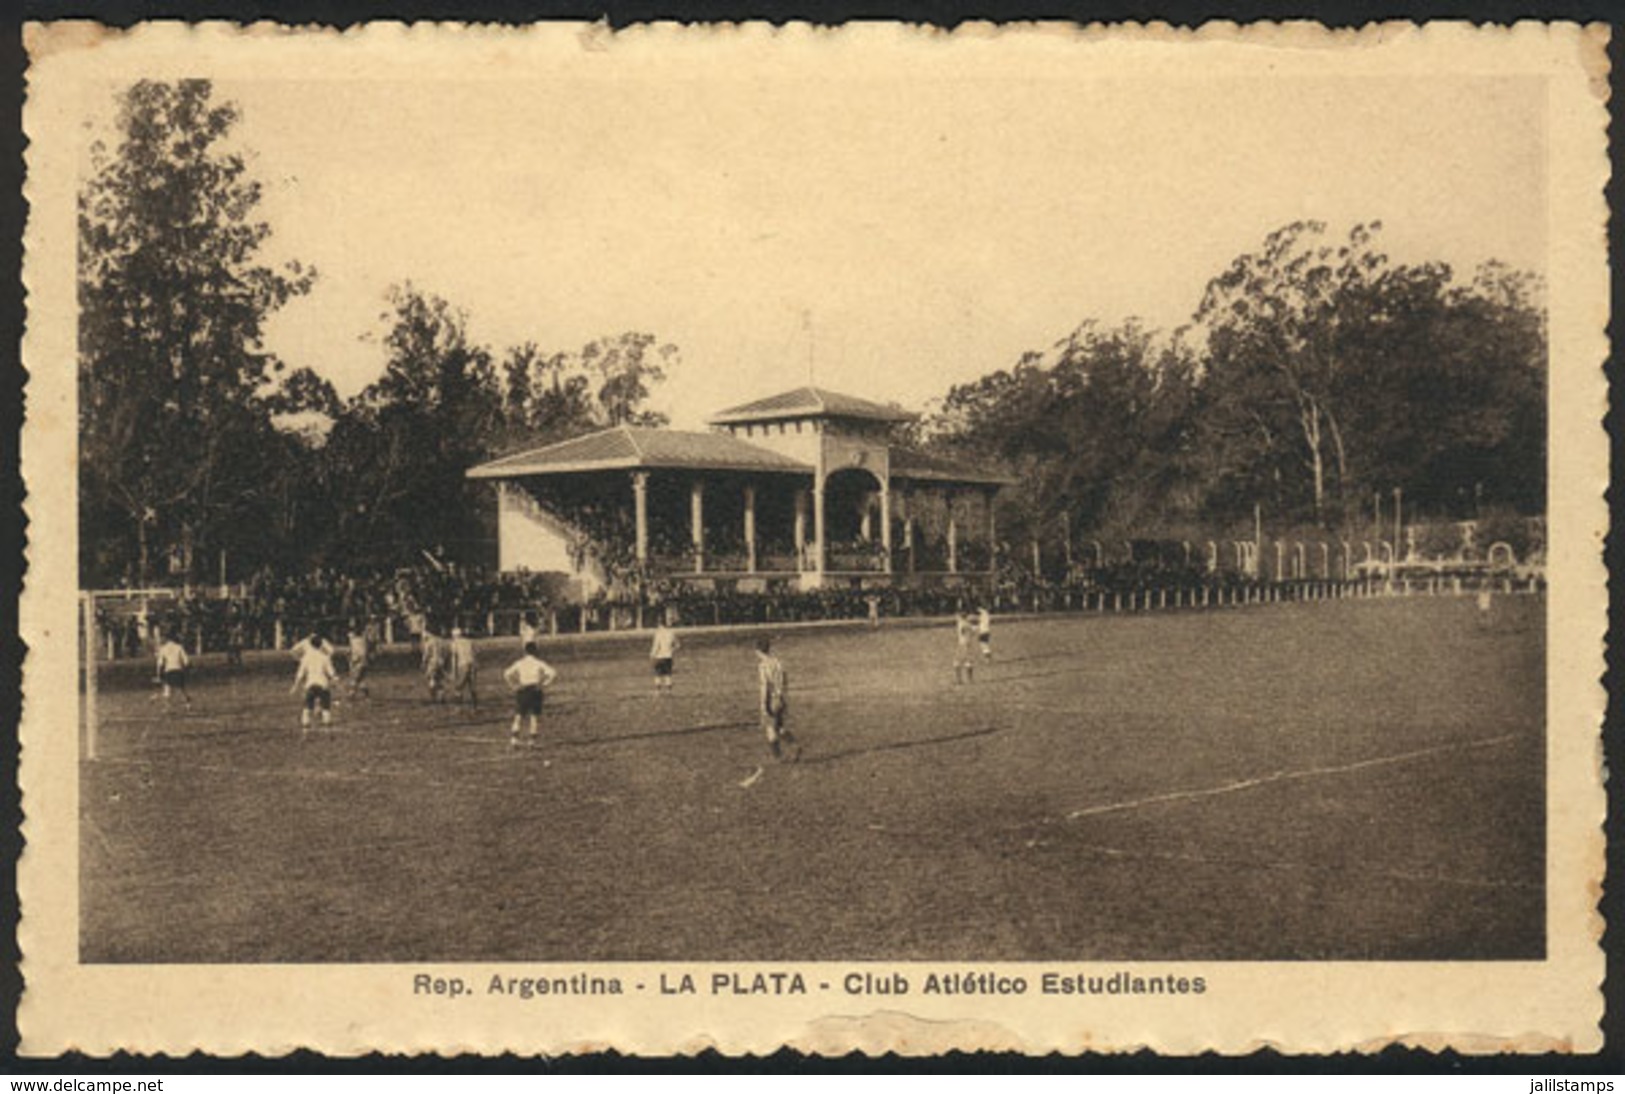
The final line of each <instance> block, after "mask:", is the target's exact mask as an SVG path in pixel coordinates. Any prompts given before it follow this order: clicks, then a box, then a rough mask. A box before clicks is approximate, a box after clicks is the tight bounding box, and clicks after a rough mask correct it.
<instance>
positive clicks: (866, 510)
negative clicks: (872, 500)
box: [858, 493, 875, 543]
mask: <svg viewBox="0 0 1625 1094" xmlns="http://www.w3.org/2000/svg"><path fill="white" fill-rule="evenodd" d="M858 538H859V539H861V540H863V542H865V543H873V542H874V541H875V511H874V508H873V507H872V506H870V504H869V495H868V494H867V493H865V494H864V495H863V516H862V518H861V519H860V520H859V522H858Z"/></svg>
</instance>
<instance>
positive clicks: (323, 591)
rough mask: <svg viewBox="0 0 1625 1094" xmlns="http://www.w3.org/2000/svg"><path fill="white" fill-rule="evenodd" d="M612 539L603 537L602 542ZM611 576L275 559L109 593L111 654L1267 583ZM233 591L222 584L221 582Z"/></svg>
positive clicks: (1194, 573) (1163, 575) (1205, 578)
mask: <svg viewBox="0 0 1625 1094" xmlns="http://www.w3.org/2000/svg"><path fill="white" fill-rule="evenodd" d="M595 549H596V550H602V549H605V548H595ZM606 570H607V571H608V572H609V574H610V581H609V583H608V584H607V585H606V586H604V587H603V588H601V589H600V590H599V591H598V592H596V593H595V594H593V595H592V596H591V597H590V598H589V599H587V600H586V602H585V603H582V602H581V601H580V600H579V598H578V597H577V596H575V595H573V594H572V591H571V589H570V587H569V586H570V583H569V582H568V580H567V579H566V578H565V577H564V576H563V575H557V574H527V573H495V572H491V571H488V570H485V569H482V568H479V567H471V566H465V565H459V564H457V563H455V562H451V561H446V560H442V559H439V558H427V559H425V561H424V562H423V563H422V564H420V565H417V566H412V567H404V568H400V569H396V570H392V571H388V572H384V571H373V572H364V573H342V572H339V571H336V570H332V569H326V568H322V567H317V568H313V569H311V570H309V571H306V572H303V573H275V572H271V571H263V572H260V573H257V574H255V575H253V576H252V577H251V578H250V579H248V580H247V581H245V582H243V583H241V584H239V585H236V586H231V587H229V588H228V589H225V590H220V589H217V588H216V589H206V590H205V589H180V590H175V591H174V592H173V593H172V594H171V595H169V596H166V597H157V598H155V597H152V596H151V595H149V594H138V593H133V592H132V593H130V594H128V595H127V596H124V597H120V596H118V595H116V594H115V595H113V596H107V597H103V598H102V599H101V600H100V601H99V602H98V619H99V627H100V629H101V632H102V641H103V643H105V647H104V655H111V656H136V655H140V654H143V653H145V652H147V651H150V649H151V648H152V644H153V640H154V639H155V637H156V636H157V635H158V634H174V635H176V636H178V637H179V638H180V639H181V640H182V642H183V643H184V644H185V645H186V646H187V648H189V649H193V650H196V649H205V650H210V651H226V652H227V653H229V654H233V655H235V654H236V653H239V652H240V651H242V650H245V649H247V650H251V649H272V648H277V647H278V646H279V645H280V646H282V647H286V646H289V645H291V644H292V643H293V642H295V641H297V640H298V639H299V638H300V637H302V636H303V635H305V634H308V633H310V632H312V631H319V632H321V633H324V634H326V635H328V636H330V637H332V638H334V639H335V640H340V641H342V639H343V636H344V634H345V633H346V632H347V631H349V630H351V629H353V628H356V627H365V626H369V625H370V626H371V627H372V628H373V629H374V631H375V632H376V633H377V634H378V636H379V637H380V638H382V639H383V640H384V641H386V642H415V641H417V640H418V638H419V637H421V635H422V634H423V632H424V631H425V630H426V629H427V630H433V631H435V632H436V633H439V634H445V633H447V632H448V631H449V630H450V629H451V628H452V627H460V628H461V629H463V630H464V631H465V632H466V633H468V634H470V635H475V636H495V635H516V634H518V633H520V628H521V626H522V624H526V623H528V624H529V625H530V626H532V627H535V628H536V629H538V630H540V631H544V632H546V631H554V632H578V631H584V630H603V629H623V628H630V627H636V626H642V625H652V623H653V621H654V620H655V619H656V618H658V617H659V616H661V615H669V616H670V617H671V618H673V619H674V621H676V622H678V623H680V624H681V625H687V626H699V625H711V624H748V623H784V622H804V621H813V620H838V619H863V618H866V617H869V616H871V615H872V614H875V613H878V614H879V615H881V616H884V617H888V618H890V617H900V616H920V615H940V614H949V613H952V612H954V611H956V610H961V609H974V608H976V607H978V606H981V605H982V604H984V603H985V604H986V606H987V607H988V608H990V609H991V610H993V611H995V612H998V611H1066V610H1077V609H1079V608H1084V607H1087V606H1089V605H1090V604H1098V603H1100V598H1101V597H1103V596H1111V595H1114V594H1115V595H1118V596H1121V597H1125V598H1127V597H1132V596H1134V595H1136V594H1143V593H1145V592H1147V591H1151V590H1155V591H1159V592H1162V593H1165V594H1166V596H1167V597H1168V598H1169V601H1170V602H1173V599H1174V598H1175V597H1176V595H1177V594H1179V593H1181V592H1182V593H1183V594H1184V596H1183V597H1181V598H1180V599H1182V600H1183V602H1184V603H1194V602H1195V598H1196V595H1197V593H1198V591H1199V590H1202V589H1206V590H1208V591H1209V593H1210V594H1218V593H1221V592H1234V591H1235V590H1237V589H1240V588H1243V587H1246V586H1252V585H1256V584H1258V582H1257V581H1256V580H1255V579H1254V578H1252V577H1250V576H1249V575H1247V574H1245V573H1238V572H1236V571H1234V570H1224V569H1221V570H1219V571H1217V572H1208V571H1207V569H1206V568H1205V567H1204V566H1200V565H1191V564H1186V563H1183V562H1169V561H1165V560H1164V559H1161V558H1151V559H1146V560H1143V561H1138V562H1127V561H1125V562H1119V563H1113V564H1109V565H1107V566H1104V567H1096V566H1089V565H1085V564H1083V563H1081V562H1079V563H1075V564H1073V565H1072V566H1071V567H1070V568H1067V569H1064V571H1063V572H1042V573H1039V572H1034V570H1033V569H1032V567H1031V564H1030V561H1029V560H1027V559H1024V558H1023V557H1022V555H1021V554H1020V553H1014V554H1012V553H1010V552H1007V551H1004V550H1001V551H999V552H998V554H997V556H996V570H995V575H994V578H993V580H992V581H991V582H987V581H985V580H983V579H980V578H969V577H967V578H964V579H961V580H959V581H953V580H951V579H950V580H947V581H944V580H941V579H938V580H937V581H935V582H934V583H919V584H914V583H910V584H909V585H908V586H907V587H901V588H874V587H870V588H863V587H861V584H855V585H852V586H830V587H826V588H821V589H812V590H805V591H803V590H800V589H796V588H793V587H790V586H788V585H786V584H785V583H782V582H780V583H770V582H767V581H765V580H762V579H755V580H750V579H745V580H741V581H731V580H720V581H719V580H700V581H694V580H685V579H683V578H679V577H674V576H664V577H661V576H654V575H651V574H650V573H648V572H646V571H645V570H644V568H642V567H640V566H638V565H637V563H636V561H635V560H633V559H631V558H629V557H628V558H619V557H617V558H615V559H614V560H613V565H612V566H611V565H606ZM222 594H223V595H222Z"/></svg>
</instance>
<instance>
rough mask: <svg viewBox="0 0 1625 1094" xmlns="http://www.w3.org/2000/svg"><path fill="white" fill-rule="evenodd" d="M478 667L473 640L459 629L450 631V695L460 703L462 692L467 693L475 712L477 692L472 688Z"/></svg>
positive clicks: (476, 708) (477, 704)
mask: <svg viewBox="0 0 1625 1094" xmlns="http://www.w3.org/2000/svg"><path fill="white" fill-rule="evenodd" d="M477 667H478V666H476V665H475V663H474V640H473V639H472V638H470V637H468V635H466V634H464V633H463V629H462V628H461V627H453V628H452V629H451V693H452V694H453V695H455V696H456V697H457V701H458V702H459V703H460V702H462V701H463V692H464V691H467V692H468V701H469V702H470V703H471V704H472V705H473V707H474V709H475V710H479V709H480V696H479V692H478V691H476V690H475V688H474V677H475V672H476V669H477Z"/></svg>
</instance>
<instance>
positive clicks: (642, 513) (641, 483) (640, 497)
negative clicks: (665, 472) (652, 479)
mask: <svg viewBox="0 0 1625 1094" xmlns="http://www.w3.org/2000/svg"><path fill="white" fill-rule="evenodd" d="M632 510H633V512H634V513H635V514H636V517H637V528H638V548H637V550H638V563H639V565H641V564H643V563H645V562H647V561H649V472H647V471H634V472H632Z"/></svg>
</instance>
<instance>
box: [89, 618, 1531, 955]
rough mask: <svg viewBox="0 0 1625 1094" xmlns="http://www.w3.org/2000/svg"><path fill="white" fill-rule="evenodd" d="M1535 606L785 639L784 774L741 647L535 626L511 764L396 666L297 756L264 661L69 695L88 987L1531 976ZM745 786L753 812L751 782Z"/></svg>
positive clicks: (485, 726)
mask: <svg viewBox="0 0 1625 1094" xmlns="http://www.w3.org/2000/svg"><path fill="white" fill-rule="evenodd" d="M1543 609H1544V601H1543V600H1540V599H1537V598H1534V597H1515V598H1502V599H1499V600H1498V601H1497V604H1496V609H1495V616H1494V618H1493V620H1492V621H1491V623H1490V625H1489V626H1483V625H1481V622H1480V620H1479V619H1478V618H1477V613H1476V610H1475V608H1474V607H1473V605H1472V603H1471V601H1470V600H1466V599H1462V600H1455V599H1446V598H1441V599H1432V598H1415V599H1396V600H1385V601H1335V602H1321V603H1314V604H1301V605H1300V604H1293V605H1287V604H1283V605H1274V606H1268V607H1255V608H1245V609H1223V610H1215V611H1208V612H1202V613H1196V612H1184V613H1172V612H1170V613H1163V614H1154V615H1133V616H1130V615H1122V616H1116V615H1104V616H1102V615H1087V616H1067V617H1046V618H1041V619H1030V620H996V622H995V629H994V649H995V653H996V658H995V660H994V661H993V663H992V664H991V665H978V667H977V672H976V681H975V683H974V684H973V685H970V686H967V687H957V688H956V687H955V686H954V685H953V682H952V680H953V669H952V656H953V648H954V638H953V631H952V627H951V625H943V624H937V625H933V626H929V627H926V626H912V625H895V626H887V627H884V628H882V629H881V630H879V631H873V632H871V631H869V630H867V629H864V628H861V627H854V628H846V627H842V628H834V629H808V630H791V629H786V630H784V631H781V632H779V635H778V644H777V651H778V652H779V653H780V654H781V656H782V658H783V660H784V662H785V664H786V666H787V668H788V670H789V673H790V678H791V689H790V690H791V713H790V724H791V726H792V728H793V729H794V730H795V731H796V733H797V735H798V736H799V738H800V739H801V740H802V741H803V742H804V743H805V746H806V753H805V756H804V758H803V759H802V761H801V762H800V763H799V764H795V765H789V764H784V765H777V766H775V765H773V764H772V763H771V761H770V760H769V759H768V757H767V755H766V748H765V744H764V742H763V739H762V737H761V733H760V730H759V729H758V727H757V724H756V718H755V701H756V692H755V667H754V656H753V654H752V653H751V650H750V644H751V642H752V640H753V636H752V635H749V634H713V635H706V634H703V633H698V632H691V633H688V634H686V635H685V636H684V650H683V652H682V653H681V654H680V655H679V659H678V676H677V684H676V689H675V692H674V693H673V694H671V695H669V696H660V695H657V694H655V692H654V689H653V687H652V686H651V677H650V673H649V666H648V662H647V660H646V658H645V654H646V652H647V651H646V648H645V642H646V640H638V641H635V642H632V641H628V642H609V643H603V642H600V643H589V642H585V641H576V642H571V641H568V640H560V641H559V642H558V644H556V645H553V646H551V647H550V648H548V649H547V650H544V652H543V656H544V657H545V658H547V659H548V660H549V661H550V662H551V663H552V664H553V665H554V666H555V667H556V668H558V669H559V671H560V678H559V682H558V684H557V685H556V687H555V688H554V689H552V691H551V692H550V694H549V697H548V708H547V713H546V716H545V724H544V728H543V743H542V745H541V747H540V748H538V749H536V750H534V751H531V750H528V749H520V750H518V751H517V752H514V751H511V750H510V749H509V748H508V744H507V735H508V722H509V718H510V713H511V708H510V700H509V697H508V695H507V693H506V691H505V689H503V688H502V685H501V683H500V675H501V670H502V668H504V667H505V666H506V665H507V663H508V662H509V661H511V660H512V659H513V657H514V656H515V655H516V653H517V650H515V649H514V648H512V647H513V646H514V645H515V644H514V643H513V642H511V641H510V642H501V643H493V644H488V645H487V646H485V647H484V648H483V649H482V651H481V670H482V685H483V694H482V696H481V698H482V700H483V703H482V705H481V707H480V709H479V711H478V712H475V711H472V710H469V709H466V708H460V707H457V706H439V707H436V706H431V705H429V704H428V703H427V702H426V699H425V697H424V692H423V688H422V684H421V680H420V679H419V677H418V676H417V674H416V673H415V671H413V670H414V665H413V663H412V662H411V661H410V660H409V659H408V658H407V657H406V656H404V655H399V656H397V657H395V658H393V659H391V658H388V657H386V658H385V659H384V661H383V662H382V664H381V665H380V666H379V667H378V671H377V674H376V675H375V677H374V679H373V682H372V683H373V686H372V698H371V699H361V700H357V701H355V702H344V703H342V704H341V705H340V706H339V708H338V710H337V714H336V727H335V732H333V733H331V734H328V735H317V734H312V736H311V738H310V739H309V740H301V739H300V736H299V730H298V702H297V700H296V699H294V698H293V697H291V696H290V695H289V694H288V692H287V688H288V685H289V683H290V682H291V680H292V677H293V669H294V666H293V663H292V661H291V660H290V659H289V658H288V657H287V656H286V655H281V654H268V655H264V656H262V657H260V658H258V659H254V660H251V662H250V664H249V666H248V667H247V668H244V669H239V670H235V671H231V670H227V669H226V668H225V667H224V666H223V665H221V664H219V663H218V661H213V662H211V661H210V660H209V659H205V661H204V664H202V665H201V666H200V667H198V668H197V669H196V670H195V671H194V684H193V689H192V691H193V699H194V705H193V706H192V707H191V708H189V709H188V708H181V707H178V706H177V707H174V708H171V709H169V710H167V711H166V710H165V708H164V707H163V705H162V704H161V703H159V702H155V701H154V700H153V699H152V698H151V688H150V685H149V683H148V677H149V675H150V665H149V664H146V663H142V664H140V665H124V666H117V667H114V668H112V669H104V670H103V674H102V676H101V677H100V687H101V690H100V713H101V734H100V757H101V758H99V759H98V760H96V761H87V762H86V763H84V764H83V766H82V778H81V788H80V790H81V792H80V817H81V856H80V870H81V877H80V892H81V922H80V932H81V934H80V941H81V953H82V958H83V959H84V960H85V961H88V962H284V961H285V962H329V961H356V962H362V961H365V962H403V961H431V960H433V961H451V960H504V961H512V960H522V959H528V960H570V961H585V960H660V959H664V960H689V961H693V960H741V961H742V960H750V961H773V960H787V959H795V960H803V961H810V960H838V959H845V960H861V959H877V960H878V959H890V960H911V959H912V960H968V959H981V960H1058V959H1077V960H1107V959H1142V960H1143V959H1253V960H1293V959H1305V960H1309V959H1317V960H1318V959H1532V958H1539V957H1541V956H1543V954H1544V946H1545V942H1544V938H1545V930H1544V927H1545V918H1544V906H1545V905H1544V897H1545V893H1544V875H1545V861H1544V843H1545V821H1544V813H1545V797H1544V795H1545V789H1544V786H1545V777H1544V754H1545V749H1544V743H1545V734H1544V709H1545V705H1544V667H1543V665H1544V626H1543V622H1542V615H1541V613H1542V611H1543ZM762 765H765V766H766V770H765V771H764V772H763V773H762V775H761V777H760V778H758V779H756V780H755V781H754V782H751V783H750V785H748V786H741V783H742V782H749V781H750V780H749V776H750V775H751V774H752V773H753V772H754V771H755V770H756V768H757V767H758V766H762Z"/></svg>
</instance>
